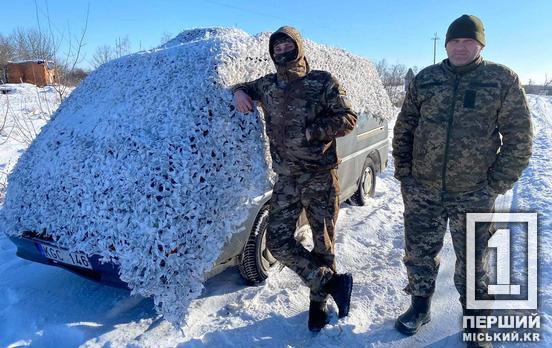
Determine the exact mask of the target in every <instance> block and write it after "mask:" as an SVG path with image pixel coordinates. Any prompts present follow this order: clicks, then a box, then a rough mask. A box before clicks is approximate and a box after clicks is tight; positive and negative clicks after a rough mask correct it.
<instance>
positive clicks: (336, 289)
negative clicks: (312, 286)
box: [324, 273, 353, 318]
mask: <svg viewBox="0 0 552 348" xmlns="http://www.w3.org/2000/svg"><path fill="white" fill-rule="evenodd" d="M324 290H325V291H326V292H327V293H328V294H330V295H331V296H332V298H333V299H334V301H335V304H336V305H337V309H338V312H339V313H338V316H339V318H344V317H346V316H347V315H349V307H350V306H351V293H352V291H353V276H352V275H351V274H350V273H345V274H337V273H334V275H333V276H332V278H331V279H330V280H329V281H328V283H326V285H325V286H324Z"/></svg>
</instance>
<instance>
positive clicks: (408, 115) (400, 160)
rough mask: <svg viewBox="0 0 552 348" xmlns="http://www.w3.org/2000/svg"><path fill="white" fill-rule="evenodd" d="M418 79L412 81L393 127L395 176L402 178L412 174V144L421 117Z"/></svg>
mask: <svg viewBox="0 0 552 348" xmlns="http://www.w3.org/2000/svg"><path fill="white" fill-rule="evenodd" d="M417 97H418V92H417V88H416V80H414V81H412V83H410V86H409V88H408V92H407V93H406V96H405V98H404V101H403V105H402V107H401V111H400V113H399V116H397V121H396V122H395V127H394V128H393V159H394V161H395V178H397V179H398V180H402V179H403V178H405V177H407V176H409V175H411V174H412V145H413V142H414V131H415V130H416V127H418V120H419V119H420V105H419V103H418V100H417V99H418V98H417Z"/></svg>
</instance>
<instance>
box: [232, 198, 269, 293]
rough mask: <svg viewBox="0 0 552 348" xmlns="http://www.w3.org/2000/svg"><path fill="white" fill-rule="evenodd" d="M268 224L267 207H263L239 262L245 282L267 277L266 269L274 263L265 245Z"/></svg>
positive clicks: (253, 281)
mask: <svg viewBox="0 0 552 348" xmlns="http://www.w3.org/2000/svg"><path fill="white" fill-rule="evenodd" d="M267 226H268V207H263V208H262V209H261V211H260V212H259V215H257V219H256V220H255V223H254V224H253V228H252V229H251V234H250V235H249V239H248V240H247V243H245V247H244V248H243V252H242V255H241V262H240V273H241V275H242V277H243V278H244V279H245V281H246V282H247V284H249V285H255V284H259V283H261V282H263V281H264V280H265V279H266V278H268V270H269V269H270V267H271V266H272V265H274V264H275V263H276V259H275V258H274V257H273V256H272V254H271V253H270V251H269V250H268V249H267V247H266V228H267Z"/></svg>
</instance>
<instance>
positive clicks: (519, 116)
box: [393, 58, 533, 193]
mask: <svg viewBox="0 0 552 348" xmlns="http://www.w3.org/2000/svg"><path fill="white" fill-rule="evenodd" d="M532 137H533V132H532V126H531V114H530V112H529V109H528V107H527V100H526V98H525V94H524V92H523V89H522V87H521V85H520V82H519V79H518V77H517V75H516V74H515V73H514V72H513V71H511V70H510V69H508V68H506V67H504V66H502V65H499V64H494V63H491V62H488V61H483V59H481V58H479V59H477V60H476V61H474V62H473V63H471V64H469V65H467V66H464V67H459V68H454V67H452V66H450V64H449V63H448V60H444V61H443V62H441V63H440V64H436V65H432V66H429V67H427V68H425V69H424V70H422V71H421V72H420V73H419V74H418V75H417V76H416V77H415V79H414V81H413V82H412V83H411V85H410V88H409V90H408V93H407V95H406V98H405V101H404V103H403V106H402V109H401V112H400V113H399V116H398V118H397V122H396V124H395V128H394V138H393V157H394V160H395V177H396V178H397V179H399V180H401V179H403V178H405V177H407V176H409V175H412V176H413V177H414V178H415V179H416V180H417V181H418V182H420V183H421V184H424V185H425V186H427V187H433V188H438V189H441V190H442V191H444V192H445V191H446V192H469V191H474V190H478V189H480V188H483V187H484V186H486V185H489V186H490V187H491V188H492V189H493V190H494V191H496V192H498V193H504V192H505V191H507V190H508V189H510V188H511V187H512V186H513V184H514V183H515V182H516V181H517V180H518V178H519V177H520V176H521V173H522V171H523V169H525V167H526V166H527V164H528V162H529V158H530V157H531V145H532Z"/></svg>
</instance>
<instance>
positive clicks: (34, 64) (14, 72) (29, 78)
mask: <svg viewBox="0 0 552 348" xmlns="http://www.w3.org/2000/svg"><path fill="white" fill-rule="evenodd" d="M53 65H54V63H53V62H51V61H45V60H27V61H22V62H8V64H7V65H6V68H5V70H6V78H7V82H8V83H22V82H26V83H32V84H35V85H37V86H39V87H44V86H46V85H50V84H52V83H54V81H55V79H56V74H55V69H54V68H53Z"/></svg>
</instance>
